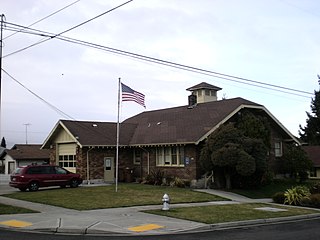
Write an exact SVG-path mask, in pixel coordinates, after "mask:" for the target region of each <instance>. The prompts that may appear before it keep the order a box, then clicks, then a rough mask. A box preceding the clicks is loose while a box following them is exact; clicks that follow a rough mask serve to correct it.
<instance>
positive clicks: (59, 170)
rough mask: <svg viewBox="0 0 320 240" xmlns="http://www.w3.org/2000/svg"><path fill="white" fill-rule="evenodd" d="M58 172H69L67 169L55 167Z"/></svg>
mask: <svg viewBox="0 0 320 240" xmlns="http://www.w3.org/2000/svg"><path fill="white" fill-rule="evenodd" d="M55 170H56V173H57V174H67V173H68V172H67V171H66V170H65V169H62V168H59V167H55Z"/></svg>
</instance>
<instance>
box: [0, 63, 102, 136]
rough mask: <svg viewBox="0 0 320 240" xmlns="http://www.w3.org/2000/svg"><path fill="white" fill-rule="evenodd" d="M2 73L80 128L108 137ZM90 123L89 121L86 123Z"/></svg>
mask: <svg viewBox="0 0 320 240" xmlns="http://www.w3.org/2000/svg"><path fill="white" fill-rule="evenodd" d="M2 71H3V72H4V73H5V74H7V75H8V76H9V77H10V78H11V79H12V80H13V81H15V82H16V83H17V84H19V85H20V86H22V87H23V88H24V89H26V90H27V91H28V92H29V93H31V94H32V95H33V96H35V97H36V98H38V99H40V100H41V101H42V102H43V103H45V104H46V105H48V106H49V107H50V108H51V109H53V110H54V111H55V112H57V113H58V114H59V115H61V116H63V117H65V118H67V119H68V120H73V121H75V124H76V125H78V126H79V127H81V128H83V129H86V130H89V131H93V132H94V133H95V134H97V135H100V136H102V137H104V138H106V137H107V136H106V135H105V134H104V133H103V132H100V131H99V130H98V129H94V128H91V127H89V126H88V125H86V124H84V123H82V122H81V121H78V120H76V119H75V118H73V117H71V116H70V115H68V114H67V113H65V112H63V111H62V110H60V109H59V108H58V107H56V106H54V105H53V104H51V103H49V102H48V101H46V100H45V99H44V98H42V97H41V96H39V95H38V94H36V93H35V92H33V91H32V90H30V89H29V88H28V87H26V86H25V85H24V84H22V83H21V82H20V81H18V80H17V79H16V78H14V77H13V76H12V75H10V74H9V73H8V72H7V71H6V70H4V69H2ZM86 122H88V121H86Z"/></svg>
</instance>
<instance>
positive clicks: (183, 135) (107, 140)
mask: <svg viewBox="0 0 320 240" xmlns="http://www.w3.org/2000/svg"><path fill="white" fill-rule="evenodd" d="M243 108H251V109H259V110H262V111H263V112H264V113H265V114H266V115H267V116H268V117H269V119H271V120H272V121H273V123H274V125H276V126H277V127H278V129H280V130H281V132H282V134H284V135H285V136H286V137H287V138H289V139H291V140H294V141H296V142H297V143H299V142H298V140H297V139H296V138H295V137H294V136H293V135H292V134H291V133H290V132H289V131H288V130H287V129H286V128H285V127H284V126H283V125H282V124H281V123H280V122H279V121H278V120H277V119H276V118H275V117H274V116H273V115H272V114H271V113H270V112H269V111H268V110H267V109H266V108H265V107H264V106H262V105H260V104H257V103H254V102H251V101H248V100H246V99H243V98H233V99H227V100H220V101H212V102H207V103H199V104H197V105H196V106H194V107H193V108H190V107H188V106H187V105H185V106H180V107H174V108H167V109H161V110H155V111H146V112H142V113H140V114H138V115H136V116H133V117H131V118H129V119H127V120H125V121H123V122H122V123H121V124H120V139H119V140H120V146H144V145H145V146H146V145H148V146H150V145H166V144H168V145H169V144H199V143H200V142H201V141H203V140H204V139H206V138H207V137H208V136H209V135H210V134H211V133H212V132H214V131H215V130H216V129H217V128H218V127H219V126H220V125H221V124H223V123H225V122H227V121H228V120H229V119H230V118H231V117H232V116H234V115H235V114H236V113H237V112H239V111H240V110H241V109H243ZM59 129H60V130H61V129H64V130H65V131H66V132H67V133H68V134H69V135H70V136H71V138H72V139H73V141H74V142H76V143H77V144H78V145H80V146H92V147H93V146H116V139H117V136H116V132H117V124H116V123H110V122H92V121H69V120H60V121H59V122H58V123H57V125H56V127H55V128H54V129H53V130H52V132H51V133H50V135H49V136H48V138H47V139H46V140H45V142H44V144H43V146H42V147H43V148H48V147H49V145H50V142H52V140H53V139H54V138H55V136H56V134H58V132H59Z"/></svg>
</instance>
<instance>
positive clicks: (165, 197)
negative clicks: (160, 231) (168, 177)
mask: <svg viewBox="0 0 320 240" xmlns="http://www.w3.org/2000/svg"><path fill="white" fill-rule="evenodd" d="M162 202H163V207H162V210H164V211H168V210H169V209H170V208H169V203H170V198H169V195H168V194H166V193H165V194H164V195H163V197H162Z"/></svg>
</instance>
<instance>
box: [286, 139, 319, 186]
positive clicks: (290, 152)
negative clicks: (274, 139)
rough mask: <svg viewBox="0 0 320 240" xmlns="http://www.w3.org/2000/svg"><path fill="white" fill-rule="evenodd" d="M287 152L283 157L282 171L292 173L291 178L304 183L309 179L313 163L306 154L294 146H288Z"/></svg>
mask: <svg viewBox="0 0 320 240" xmlns="http://www.w3.org/2000/svg"><path fill="white" fill-rule="evenodd" d="M285 148H286V151H285V153H284V155H283V156H282V159H281V161H282V171H283V172H284V173H290V175H291V177H293V178H295V179H296V178H299V181H300V182H303V181H304V180H306V179H307V177H308V171H310V169H311V167H312V166H313V163H312V161H311V160H310V159H309V158H308V156H307V154H306V152H305V151H304V150H303V149H302V148H301V147H300V146H296V145H294V144H287V145H286V146H285Z"/></svg>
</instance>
